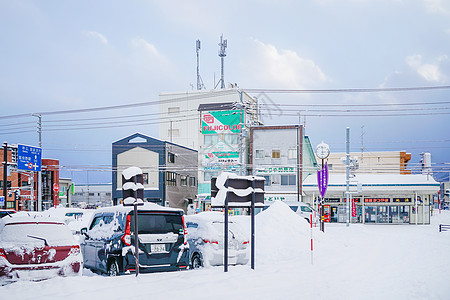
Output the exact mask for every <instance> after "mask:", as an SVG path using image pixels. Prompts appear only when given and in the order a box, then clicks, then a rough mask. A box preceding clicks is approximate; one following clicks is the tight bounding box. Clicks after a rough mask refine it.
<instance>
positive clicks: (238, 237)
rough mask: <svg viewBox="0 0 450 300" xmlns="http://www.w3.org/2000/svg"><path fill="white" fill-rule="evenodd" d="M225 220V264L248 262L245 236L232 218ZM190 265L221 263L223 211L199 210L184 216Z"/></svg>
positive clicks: (222, 262) (222, 251)
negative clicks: (227, 232) (226, 236)
mask: <svg viewBox="0 0 450 300" xmlns="http://www.w3.org/2000/svg"><path fill="white" fill-rule="evenodd" d="M230 219H231V220H229V221H228V226H229V227H228V228H229V229H228V230H229V234H228V264H230V265H237V264H242V265H245V264H247V263H248V260H249V259H248V257H249V253H248V244H249V240H248V237H247V236H246V235H245V234H244V233H243V232H242V230H240V226H239V224H238V223H237V222H236V221H233V220H232V218H230ZM186 226H187V231H188V242H189V249H190V253H191V267H192V268H194V269H195V268H199V267H202V266H218V265H223V264H224V230H225V229H224V215H223V213H222V212H214V211H208V212H202V213H199V214H196V215H189V216H186Z"/></svg>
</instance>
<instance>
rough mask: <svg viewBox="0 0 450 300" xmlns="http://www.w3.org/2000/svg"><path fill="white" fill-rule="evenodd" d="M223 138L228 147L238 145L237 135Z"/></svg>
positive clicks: (227, 135) (228, 135)
mask: <svg viewBox="0 0 450 300" xmlns="http://www.w3.org/2000/svg"><path fill="white" fill-rule="evenodd" d="M223 138H224V141H225V143H227V144H228V145H236V144H239V134H225V135H224V137H223Z"/></svg>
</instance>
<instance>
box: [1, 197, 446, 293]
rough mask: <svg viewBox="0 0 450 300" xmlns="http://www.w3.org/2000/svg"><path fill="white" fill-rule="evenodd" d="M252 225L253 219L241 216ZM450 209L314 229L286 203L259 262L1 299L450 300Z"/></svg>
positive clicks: (61, 286) (96, 278)
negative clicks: (421, 219)
mask: <svg viewBox="0 0 450 300" xmlns="http://www.w3.org/2000/svg"><path fill="white" fill-rule="evenodd" d="M237 219H239V222H241V225H242V226H243V228H244V229H245V230H249V229H250V218H249V217H247V216H240V217H238V218H237ZM439 223H444V224H450V212H449V211H442V213H441V214H439V212H437V211H434V215H433V216H432V224H431V225H363V224H351V225H350V226H349V227H346V225H345V224H326V225H325V233H322V232H320V231H319V230H318V227H316V228H313V237H314V254H313V262H312V261H311V251H310V235H311V230H310V227H309V224H308V223H307V222H306V221H305V220H304V219H303V218H302V217H300V216H298V215H296V214H295V213H293V212H292V211H291V210H290V209H289V207H288V206H287V205H285V204H284V203H275V204H274V205H272V206H271V207H270V208H269V209H267V210H266V211H264V212H262V213H260V214H258V215H257V216H256V242H255V246H256V260H255V261H256V263H255V270H252V269H251V268H250V265H244V266H230V267H229V271H228V272H227V273H224V271H223V267H222V266H219V267H210V268H201V269H198V270H188V271H180V272H167V273H152V274H140V275H139V277H135V275H125V276H120V277H107V276H102V275H97V274H93V273H92V272H90V271H88V270H85V271H84V274H83V275H84V276H82V277H67V278H61V277H58V278H54V279H49V280H45V281H40V282H28V281H19V282H16V283H12V284H9V285H5V286H2V287H0V299H8V300H12V299H20V300H24V299H64V300H68V299H83V300H85V299H133V298H134V297H138V298H139V299H258V300H261V299H450V231H447V232H441V233H440V232H439V230H438V224H439Z"/></svg>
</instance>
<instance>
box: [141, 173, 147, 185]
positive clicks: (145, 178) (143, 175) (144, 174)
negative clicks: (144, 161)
mask: <svg viewBox="0 0 450 300" xmlns="http://www.w3.org/2000/svg"><path fill="white" fill-rule="evenodd" d="M142 183H143V184H148V173H142Z"/></svg>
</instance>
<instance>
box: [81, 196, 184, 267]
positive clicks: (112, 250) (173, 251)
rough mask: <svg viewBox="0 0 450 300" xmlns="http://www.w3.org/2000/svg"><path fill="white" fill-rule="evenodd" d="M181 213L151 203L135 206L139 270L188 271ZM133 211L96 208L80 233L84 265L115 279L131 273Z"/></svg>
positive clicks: (133, 261)
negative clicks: (86, 225)
mask: <svg viewBox="0 0 450 300" xmlns="http://www.w3.org/2000/svg"><path fill="white" fill-rule="evenodd" d="M183 214H184V213H183V210H181V209H174V208H168V207H162V206H159V205H157V204H154V203H148V202H146V203H144V205H142V206H138V236H139V271H140V272H143V273H144V272H159V271H175V270H183V269H187V268H188V266H189V245H188V243H187V238H186V233H187V231H186V225H185V223H184V215H183ZM134 219H135V218H134V211H133V207H132V206H131V207H130V206H123V205H116V206H112V207H105V208H99V209H97V210H96V212H95V213H94V214H93V216H92V219H91V221H90V223H89V227H88V228H83V229H82V230H81V231H82V233H83V235H84V239H82V240H81V241H80V246H81V251H82V253H83V258H84V266H85V267H86V268H88V269H91V270H93V271H96V272H103V273H108V274H109V275H111V276H116V275H119V274H123V273H130V272H134V271H135V269H136V263H135V258H134Z"/></svg>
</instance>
